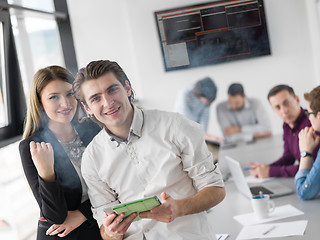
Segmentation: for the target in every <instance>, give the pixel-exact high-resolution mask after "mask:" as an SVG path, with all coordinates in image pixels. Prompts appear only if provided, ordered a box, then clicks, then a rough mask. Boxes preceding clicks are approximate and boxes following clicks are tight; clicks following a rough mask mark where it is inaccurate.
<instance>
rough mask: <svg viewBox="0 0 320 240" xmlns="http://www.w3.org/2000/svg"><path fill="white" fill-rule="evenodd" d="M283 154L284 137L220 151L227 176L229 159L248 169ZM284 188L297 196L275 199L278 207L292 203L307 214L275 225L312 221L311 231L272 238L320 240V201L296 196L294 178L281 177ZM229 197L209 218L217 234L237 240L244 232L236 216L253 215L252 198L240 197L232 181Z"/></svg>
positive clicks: (307, 229) (222, 167)
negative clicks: (305, 199) (227, 160)
mask: <svg viewBox="0 0 320 240" xmlns="http://www.w3.org/2000/svg"><path fill="white" fill-rule="evenodd" d="M282 151H283V142H282V137H281V136H273V137H271V138H266V139H260V140H258V141H256V142H254V143H250V144H246V143H240V144H238V145H237V146H236V147H234V148H229V149H221V150H220V151H219V163H220V165H221V169H222V172H223V174H224V175H226V174H227V173H228V169H227V166H226V164H225V162H224V157H225V156H231V157H233V158H235V159H236V160H238V161H239V162H240V163H241V165H242V166H243V167H246V166H248V164H247V162H248V161H260V162H264V163H271V162H273V161H275V160H277V158H278V157H280V156H281V154H282ZM277 181H280V182H281V183H283V184H284V185H287V186H288V187H290V188H292V189H293V191H294V193H293V194H291V195H288V196H283V197H278V198H274V199H273V201H274V202H275V205H276V206H282V205H285V204H291V205H292V206H294V207H295V208H298V209H299V210H301V211H303V212H304V214H303V215H300V216H296V217H290V218H284V219H282V220H278V221H275V222H289V221H297V220H308V224H307V228H306V231H305V234H304V236H293V237H282V238H272V239H275V240H277V239H283V240H286V239H288V240H289V239H290V240H296V239H308V240H313V239H314V240H316V239H320V237H319V233H320V225H319V222H320V198H319V197H318V198H317V199H314V200H310V201H302V200H300V199H299V198H298V197H297V195H296V193H295V185H294V179H293V178H278V179H277ZM225 188H226V198H225V199H224V201H223V202H222V203H220V204H219V205H218V206H216V207H214V208H212V209H210V211H209V214H208V218H209V221H210V222H211V223H212V226H213V229H214V232H215V233H228V234H229V235H230V236H229V238H228V240H229V239H230V240H232V239H236V237H237V235H238V234H239V232H240V231H241V229H242V227H243V226H242V225H241V224H240V223H239V222H237V221H236V220H235V219H234V218H233V216H236V215H240V214H246V213H250V212H253V210H252V208H251V203H250V199H249V198H247V197H245V196H243V195H242V194H240V193H239V192H238V191H237V189H236V187H235V185H234V182H233V181H232V180H230V179H229V180H227V181H226V182H225Z"/></svg>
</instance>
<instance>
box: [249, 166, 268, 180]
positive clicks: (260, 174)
mask: <svg viewBox="0 0 320 240" xmlns="http://www.w3.org/2000/svg"><path fill="white" fill-rule="evenodd" d="M249 165H250V167H251V170H250V174H251V175H252V176H254V177H256V178H268V177H269V170H270V166H269V165H266V164H263V163H258V162H249Z"/></svg>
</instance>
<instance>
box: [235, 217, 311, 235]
mask: <svg viewBox="0 0 320 240" xmlns="http://www.w3.org/2000/svg"><path fill="white" fill-rule="evenodd" d="M307 223H308V221H307V220H302V221H293V222H283V223H269V224H258V225H252V226H245V227H243V228H242V230H241V232H240V233H239V235H238V237H237V238H236V240H243V239H256V238H273V237H287V236H296V235H301V236H302V235H303V234H304V231H305V229H306V227H307Z"/></svg>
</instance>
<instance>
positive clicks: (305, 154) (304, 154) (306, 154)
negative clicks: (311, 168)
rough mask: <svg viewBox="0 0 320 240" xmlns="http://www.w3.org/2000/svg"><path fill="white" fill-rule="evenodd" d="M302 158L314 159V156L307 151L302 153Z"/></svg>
mask: <svg viewBox="0 0 320 240" xmlns="http://www.w3.org/2000/svg"><path fill="white" fill-rule="evenodd" d="M300 156H301V157H302V158H304V157H306V156H309V157H312V154H311V153H308V152H306V151H302V152H300Z"/></svg>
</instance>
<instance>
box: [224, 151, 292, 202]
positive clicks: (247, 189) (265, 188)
mask: <svg viewBox="0 0 320 240" xmlns="http://www.w3.org/2000/svg"><path fill="white" fill-rule="evenodd" d="M226 160H227V164H228V167H229V170H230V172H231V175H232V177H233V180H234V183H235V185H236V187H237V189H238V191H239V192H241V193H242V194H244V195H245V196H247V197H248V198H252V196H255V195H259V194H260V192H262V194H269V195H270V197H280V196H284V195H289V194H291V193H292V192H293V191H292V189H291V188H289V187H287V186H284V185H283V184H281V183H279V182H278V181H277V180H270V181H268V182H264V183H261V184H259V185H256V184H255V185H254V186H249V184H248V182H247V180H246V178H245V176H244V173H243V171H242V167H241V165H240V163H239V162H238V161H236V160H235V159H233V158H231V157H229V156H226Z"/></svg>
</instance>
